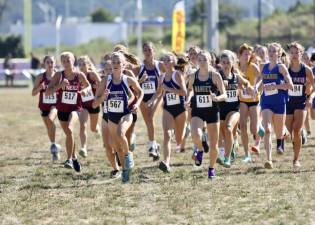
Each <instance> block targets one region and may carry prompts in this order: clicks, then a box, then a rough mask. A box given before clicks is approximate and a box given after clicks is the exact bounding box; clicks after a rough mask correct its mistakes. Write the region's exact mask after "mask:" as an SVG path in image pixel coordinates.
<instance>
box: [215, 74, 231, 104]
mask: <svg viewBox="0 0 315 225" xmlns="http://www.w3.org/2000/svg"><path fill="white" fill-rule="evenodd" d="M212 79H213V83H214V84H215V85H216V86H217V88H218V89H219V91H220V93H221V94H220V95H218V96H216V95H215V94H213V93H212V94H211V96H212V100H213V101H214V102H222V101H225V99H226V98H227V95H226V91H225V87H224V83H223V80H222V77H221V76H220V74H219V73H217V72H214V71H213V72H212Z"/></svg>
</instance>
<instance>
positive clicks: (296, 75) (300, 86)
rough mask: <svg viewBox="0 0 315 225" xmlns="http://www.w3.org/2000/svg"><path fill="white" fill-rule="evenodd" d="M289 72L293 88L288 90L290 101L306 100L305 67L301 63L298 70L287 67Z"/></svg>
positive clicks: (301, 101) (302, 101) (299, 101)
mask: <svg viewBox="0 0 315 225" xmlns="http://www.w3.org/2000/svg"><path fill="white" fill-rule="evenodd" d="M289 74H290V76H291V79H292V82H293V90H288V94H289V102H290V103H304V102H305V101H306V94H305V85H306V69H305V65H304V64H301V69H300V71H299V72H294V71H292V70H291V68H290V67H289Z"/></svg>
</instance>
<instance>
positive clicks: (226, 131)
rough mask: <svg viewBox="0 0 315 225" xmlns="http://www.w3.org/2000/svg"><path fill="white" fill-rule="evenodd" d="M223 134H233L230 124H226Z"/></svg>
mask: <svg viewBox="0 0 315 225" xmlns="http://www.w3.org/2000/svg"><path fill="white" fill-rule="evenodd" d="M225 133H226V134H228V135H232V133H233V128H232V126H231V125H230V124H227V125H226V127H225Z"/></svg>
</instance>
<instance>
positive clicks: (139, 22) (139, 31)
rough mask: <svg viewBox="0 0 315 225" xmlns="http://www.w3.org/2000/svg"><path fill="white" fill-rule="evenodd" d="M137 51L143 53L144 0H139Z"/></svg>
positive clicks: (139, 54) (139, 53)
mask: <svg viewBox="0 0 315 225" xmlns="http://www.w3.org/2000/svg"><path fill="white" fill-rule="evenodd" d="M137 23H138V27H137V53H138V56H139V57H140V56H141V55H142V0H137Z"/></svg>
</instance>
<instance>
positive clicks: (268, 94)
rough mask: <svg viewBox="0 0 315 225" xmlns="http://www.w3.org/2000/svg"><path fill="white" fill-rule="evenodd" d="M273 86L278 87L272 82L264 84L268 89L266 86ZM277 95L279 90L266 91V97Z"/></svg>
mask: <svg viewBox="0 0 315 225" xmlns="http://www.w3.org/2000/svg"><path fill="white" fill-rule="evenodd" d="M272 84H273V85H276V83H275V82H272V83H268V84H264V86H265V87H266V86H268V85H272ZM276 94H278V90H277V89H275V90H271V91H265V95H266V96H270V95H276Z"/></svg>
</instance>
